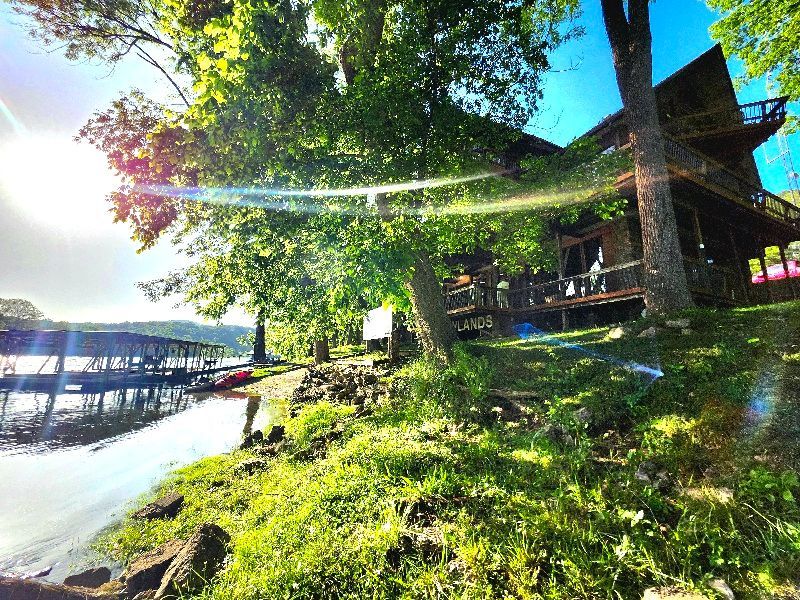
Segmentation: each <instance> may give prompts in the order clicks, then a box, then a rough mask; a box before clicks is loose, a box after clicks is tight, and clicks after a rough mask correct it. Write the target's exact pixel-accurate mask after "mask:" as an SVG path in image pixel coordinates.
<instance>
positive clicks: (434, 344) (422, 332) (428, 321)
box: [375, 194, 456, 364]
mask: <svg viewBox="0 0 800 600" xmlns="http://www.w3.org/2000/svg"><path fill="white" fill-rule="evenodd" d="M375 204H376V206H377V208H378V214H379V215H380V217H381V220H383V221H391V220H392V218H393V215H392V211H391V208H390V206H389V199H388V198H387V196H386V194H376V195H375ZM406 287H407V288H408V291H409V292H410V293H411V311H412V312H413V314H414V322H415V325H416V330H417V335H419V339H420V342H421V343H422V349H423V350H424V351H425V353H426V354H427V355H428V356H430V357H432V358H433V359H434V360H436V361H438V362H440V363H442V364H449V362H450V359H451V358H452V357H453V344H454V343H455V342H456V332H455V328H454V327H453V322H452V321H451V320H450V317H449V316H448V315H447V311H446V310H445V308H444V301H443V300H442V282H441V281H439V279H438V278H437V277H436V272H435V271H434V270H433V265H432V264H431V259H430V256H428V255H427V254H426V253H425V252H417V259H416V260H415V261H414V265H413V272H412V274H411V279H409V280H408V282H406ZM390 344H391V341H390Z"/></svg>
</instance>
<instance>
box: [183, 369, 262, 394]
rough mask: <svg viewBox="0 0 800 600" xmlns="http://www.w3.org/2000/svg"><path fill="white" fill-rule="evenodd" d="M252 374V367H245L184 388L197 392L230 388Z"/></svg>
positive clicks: (187, 390) (190, 391)
mask: <svg viewBox="0 0 800 600" xmlns="http://www.w3.org/2000/svg"><path fill="white" fill-rule="evenodd" d="M252 374H253V370H252V369H246V370H244V371H236V372H235V373H228V374H227V375H225V376H224V377H221V378H219V379H217V380H216V381H209V382H208V383H200V384H198V385H191V386H189V387H187V388H186V390H185V391H186V392H189V393H190V394H191V393H197V392H212V391H214V390H225V389H228V388H231V387H233V386H235V385H237V384H240V383H242V382H244V381H247V380H248V379H250V376H251V375H252Z"/></svg>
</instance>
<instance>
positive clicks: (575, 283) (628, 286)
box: [445, 46, 800, 337]
mask: <svg viewBox="0 0 800 600" xmlns="http://www.w3.org/2000/svg"><path fill="white" fill-rule="evenodd" d="M655 90H656V98H657V102H658V107H659V116H660V121H661V124H662V129H663V132H664V135H665V155H666V159H667V165H668V170H669V177H670V187H671V190H672V196H673V201H674V207H675V216H676V219H677V225H678V232H679V237H680V245H681V252H682V254H683V259H684V266H685V269H686V275H687V278H688V284H689V287H690V290H691V292H692V294H693V296H694V299H695V301H696V302H697V303H698V304H699V305H721V306H732V305H742V304H750V303H756V302H766V301H772V300H778V299H785V298H792V297H796V294H797V293H798V292H800V290H797V289H795V286H798V287H800V285H798V284H799V283H800V280H797V279H792V278H788V277H787V278H786V279H782V280H780V281H773V282H770V281H767V282H765V283H763V284H752V283H751V274H750V268H749V264H748V261H749V260H750V259H759V260H760V262H761V266H762V269H763V270H764V271H766V269H765V264H764V249H765V248H766V247H770V246H778V247H779V248H781V250H782V256H783V249H785V248H786V246H787V245H788V244H789V243H790V242H792V241H795V240H798V239H800V208H798V207H796V206H794V205H792V204H790V203H788V202H786V201H785V200H783V199H781V198H780V197H778V196H776V195H774V194H771V193H770V192H768V191H766V190H764V189H763V188H762V183H761V178H760V176H759V173H758V169H757V167H756V163H755V160H754V159H753V151H754V150H755V149H756V148H758V147H759V146H760V145H761V144H763V143H764V142H765V141H766V140H767V139H768V138H769V137H770V136H772V135H773V134H774V133H775V132H776V131H777V130H778V128H780V127H781V125H783V124H784V122H785V119H786V98H775V99H769V100H763V101H760V102H754V103H750V104H744V105H740V104H739V103H738V100H737V98H736V93H735V91H734V88H733V84H732V82H731V77H730V73H729V72H728V67H727V64H726V62H725V58H724V56H723V53H722V50H721V48H720V47H719V46H715V47H714V48H712V49H710V50H709V51H707V52H706V53H704V54H703V55H702V56H700V57H698V58H697V59H695V60H694V61H692V62H691V63H689V64H688V65H686V66H685V67H683V68H682V69H680V70H679V71H677V72H676V73H674V74H673V75H671V76H670V77H668V78H667V79H665V80H664V81H662V82H661V83H660V84H658V85H657V86H656V87H655ZM585 135H586V136H595V137H596V138H597V139H598V140H599V142H600V144H601V148H602V149H603V151H605V152H613V151H615V150H618V149H621V148H625V147H626V146H627V145H628V144H629V131H628V128H627V126H626V123H625V115H624V113H623V111H619V112H618V113H616V114H613V115H611V116H609V117H607V118H605V119H603V121H601V122H600V123H599V124H598V125H597V126H595V127H594V128H592V129H591V130H590V131H588V132H587V133H586V134H585ZM535 147H536V148H537V149H538V150H539V151H543V150H544V149H545V148H546V147H547V146H545V145H544V144H538V145H536V146H535ZM550 151H553V152H557V151H558V149H550ZM617 188H618V191H619V193H620V195H621V196H622V197H623V198H625V199H627V208H626V209H625V211H624V214H623V215H622V216H620V217H617V218H615V219H613V220H606V221H603V220H600V219H599V218H598V217H596V216H595V215H594V214H593V213H590V212H587V213H586V214H584V215H583V216H582V217H581V218H579V219H578V221H577V222H576V223H574V224H572V225H569V226H554V229H555V230H554V233H553V235H554V237H555V238H556V241H557V244H558V248H559V260H558V264H559V267H558V272H553V273H532V272H531V270H530V269H527V268H526V269H525V270H524V272H523V273H522V274H521V275H515V276H510V277H506V276H504V274H503V273H501V272H499V271H498V269H497V267H496V266H494V264H493V263H494V260H493V257H492V256H491V254H489V253H488V252H478V253H476V254H475V255H472V256H469V257H455V259H456V262H459V264H462V265H464V273H463V274H461V275H460V276H458V277H456V278H454V279H452V280H450V281H449V282H448V283H446V285H445V304H446V307H447V310H448V313H449V314H450V315H451V318H452V319H453V321H454V324H455V326H456V328H457V330H458V331H459V334H460V335H461V336H462V337H472V336H475V335H479V334H481V333H484V332H490V331H494V332H499V331H502V330H507V329H508V328H509V327H510V326H511V325H512V324H514V323H519V322H531V323H533V324H534V325H536V326H538V327H542V328H544V329H555V328H561V327H569V326H572V327H575V326H586V325H591V324H601V323H609V322H615V321H621V320H625V319H628V318H632V317H634V316H638V315H639V314H640V313H641V311H642V309H643V308H644V303H643V297H644V291H645V290H644V287H643V285H644V284H643V277H642V260H641V259H642V238H641V228H640V222H639V214H638V208H637V202H636V189H635V181H634V174H633V172H628V173H623V174H621V176H620V177H619V179H618V180H617ZM785 263H786V261H785V258H784V264H785Z"/></svg>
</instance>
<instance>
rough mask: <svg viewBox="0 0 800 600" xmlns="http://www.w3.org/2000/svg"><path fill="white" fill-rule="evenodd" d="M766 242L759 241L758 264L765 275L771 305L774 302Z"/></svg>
mask: <svg viewBox="0 0 800 600" xmlns="http://www.w3.org/2000/svg"><path fill="white" fill-rule="evenodd" d="M765 250H766V248H764V240H763V239H759V240H758V262H760V263H761V273H762V274H763V275H764V285H765V286H767V299H768V300H769V302H770V304H772V302H773V298H772V284H771V283H770V282H769V273H768V272H767V258H766V255H765Z"/></svg>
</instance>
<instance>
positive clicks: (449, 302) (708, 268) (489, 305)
mask: <svg viewBox="0 0 800 600" xmlns="http://www.w3.org/2000/svg"><path fill="white" fill-rule="evenodd" d="M684 268H685V270H686V279H687V284H688V286H689V290H690V291H691V292H693V293H695V294H704V295H706V296H710V297H714V298H718V299H725V300H728V301H731V302H739V301H743V300H744V298H745V290H744V288H743V283H742V282H741V281H740V279H739V278H738V277H737V275H736V273H735V272H734V271H732V270H730V269H727V268H725V267H720V266H717V265H709V264H706V263H703V262H699V261H695V260H689V259H684ZM643 292H644V279H643V272H642V261H640V260H639V261H634V262H630V263H626V264H623V265H617V266H614V267H609V268H607V269H602V270H599V271H592V272H590V273H581V274H580V275H575V276H573V277H565V278H564V279H557V280H555V281H548V282H547V283H540V284H537V285H531V286H528V287H523V288H518V289H514V290H507V289H498V288H495V287H488V286H486V285H484V284H481V283H474V284H472V285H468V286H466V287H462V288H458V289H455V290H451V291H449V292H446V293H445V295H444V300H445V308H446V309H447V312H448V313H450V314H458V313H462V312H473V311H487V312H488V311H492V312H495V311H511V312H516V311H529V310H547V309H550V308H558V307H561V306H571V305H573V304H580V303H582V302H599V301H603V300H612V299H621V298H629V297H633V296H636V295H637V294H639V295H640V294H642V293H643Z"/></svg>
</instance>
